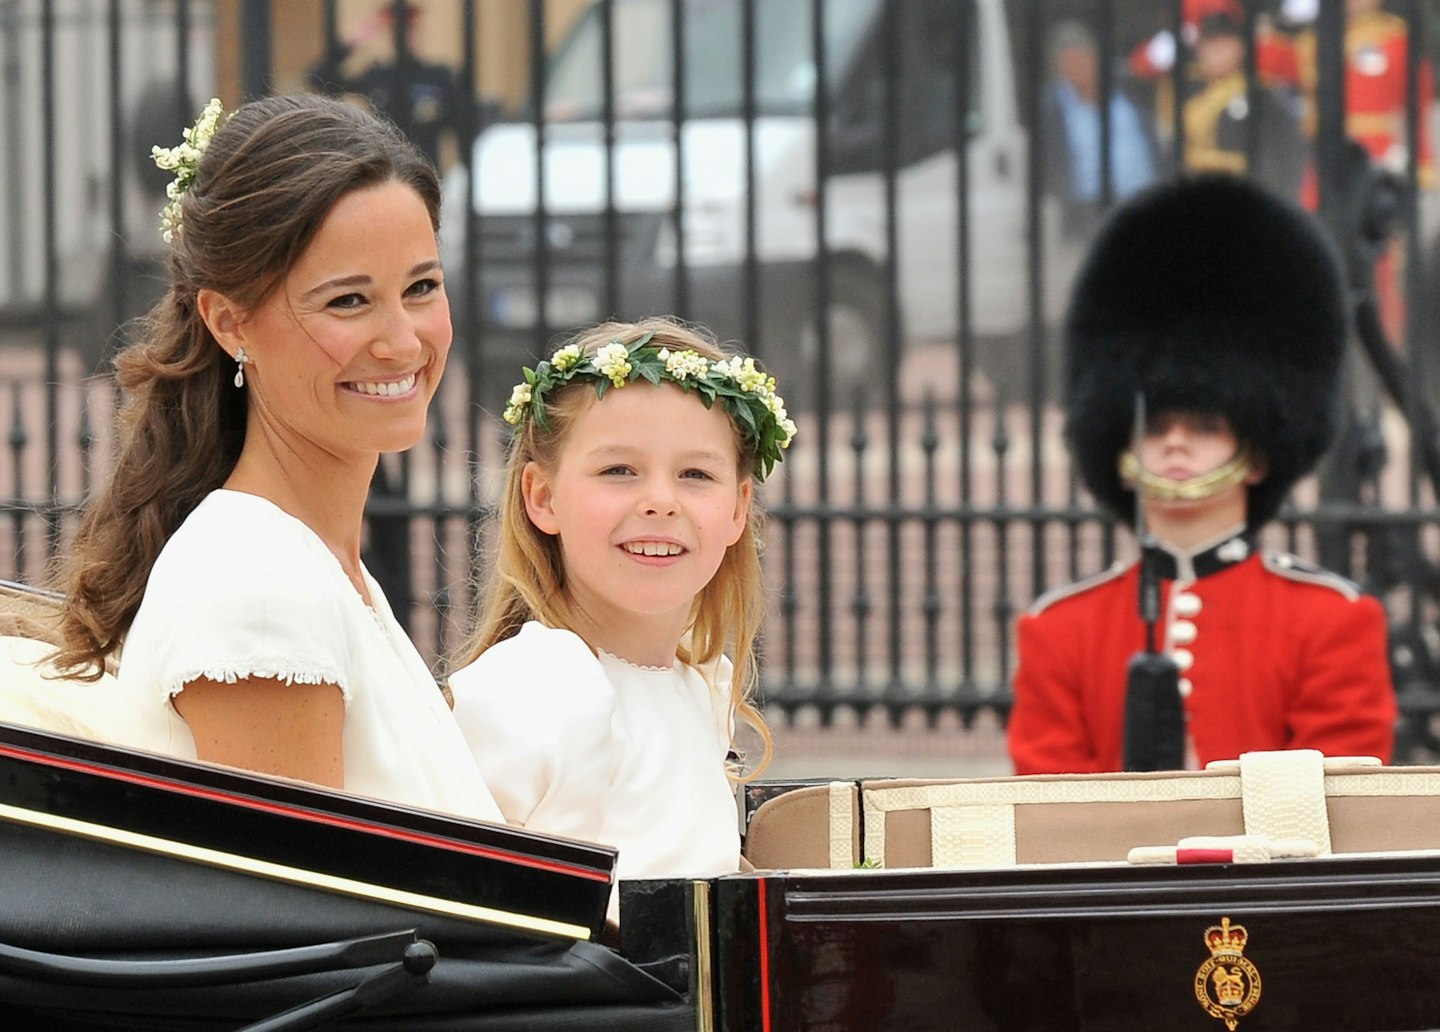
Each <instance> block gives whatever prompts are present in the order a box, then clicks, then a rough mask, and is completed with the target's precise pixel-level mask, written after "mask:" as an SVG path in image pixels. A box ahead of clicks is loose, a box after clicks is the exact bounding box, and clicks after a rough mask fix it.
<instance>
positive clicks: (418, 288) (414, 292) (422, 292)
mask: <svg viewBox="0 0 1440 1032" xmlns="http://www.w3.org/2000/svg"><path fill="white" fill-rule="evenodd" d="M439 289H440V281H439V280H438V279H422V280H416V281H415V282H414V283H412V284H410V289H409V290H407V291H405V293H406V295H407V296H409V297H424V296H426V295H427V294H433V293H435V291H437V290H439Z"/></svg>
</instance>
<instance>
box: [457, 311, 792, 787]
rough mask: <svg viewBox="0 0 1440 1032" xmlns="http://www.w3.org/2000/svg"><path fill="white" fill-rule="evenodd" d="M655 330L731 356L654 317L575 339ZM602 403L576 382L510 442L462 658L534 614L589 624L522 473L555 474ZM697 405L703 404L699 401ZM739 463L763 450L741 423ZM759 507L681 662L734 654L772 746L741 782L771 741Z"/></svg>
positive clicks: (742, 698)
mask: <svg viewBox="0 0 1440 1032" xmlns="http://www.w3.org/2000/svg"><path fill="white" fill-rule="evenodd" d="M646 333H650V334H653V337H652V338H651V341H650V344H651V345H652V346H654V347H667V348H670V349H671V350H672V351H682V350H685V349H687V348H688V349H690V350H692V351H695V352H697V353H698V354H700V355H703V356H704V357H706V358H709V359H711V360H712V361H719V360H722V359H728V358H730V357H731V354H730V353H729V352H727V351H726V350H725V348H723V347H722V346H721V345H720V344H718V343H717V342H716V341H715V340H714V339H713V338H711V337H710V336H708V335H707V334H705V333H704V332H703V331H701V330H699V329H698V328H692V327H689V326H685V325H683V324H681V323H679V322H676V321H674V320H671V319H662V318H653V319H646V320H643V321H641V322H635V323H622V322H607V323H601V324H600V325H598V326H594V327H592V328H590V329H588V330H585V331H582V332H581V333H580V334H578V335H577V336H576V337H575V338H574V339H573V340H572V341H571V342H570V343H572V344H574V345H576V346H578V347H579V348H580V350H581V353H582V354H586V355H590V354H594V353H595V351H596V350H597V349H598V348H600V347H603V346H604V345H606V344H609V343H610V342H611V341H615V340H620V341H631V340H634V339H635V338H637V337H639V336H641V335H642V334H646ZM594 401H595V388H594V385H593V384H591V383H589V382H585V381H576V382H573V383H570V384H568V385H566V386H564V387H563V388H561V389H559V390H557V391H555V392H554V394H553V395H552V396H550V397H547V398H546V404H545V414H546V417H547V419H546V421H547V422H548V423H549V424H550V425H549V428H548V429H547V428H545V427H542V426H541V425H540V421H539V420H537V419H526V420H524V421H523V422H522V423H521V424H520V425H519V426H518V427H517V428H516V431H515V434H514V436H513V437H512V438H511V441H510V446H509V452H508V455H507V457H506V463H505V482H504V489H503V493H502V494H501V497H500V502H499V506H498V517H497V518H498V526H497V532H496V545H495V553H494V562H493V563H492V565H491V573H490V577H489V581H488V585H487V586H486V587H485V588H484V589H483V591H482V601H481V604H480V618H479V620H478V622H477V624H476V630H475V633H474V635H473V636H472V637H471V639H470V641H469V643H468V645H467V646H466V648H465V649H464V651H463V653H462V654H461V657H460V664H461V665H463V664H465V663H469V662H472V661H473V660H474V659H475V658H476V657H477V656H479V655H480V654H481V653H482V652H484V651H485V650H486V649H488V648H490V646H492V645H494V644H496V643H497V642H500V641H504V640H505V639H506V638H509V637H511V636H512V635H514V634H516V633H517V632H518V631H519V630H520V628H521V626H522V625H524V624H525V622H526V621H528V620H535V621H538V622H539V623H542V624H544V625H546V626H547V627H561V628H567V629H571V630H573V629H575V628H577V627H580V626H582V625H583V624H582V621H581V619H580V614H579V612H578V611H577V609H576V608H575V600H574V598H573V597H572V595H571V594H570V592H569V590H568V588H567V586H566V583H565V566H564V562H563V560H562V557H561V552H560V541H559V538H557V537H555V536H552V535H550V534H546V533H544V532H542V531H541V530H540V529H539V528H538V527H536V526H535V524H533V523H532V522H531V521H530V517H529V515H528V514H527V513H526V511H525V498H524V495H523V493H522V490H521V478H522V474H523V473H524V471H525V466H526V464H527V463H530V462H534V463H536V464H537V465H539V466H540V467H541V468H543V469H547V470H553V469H555V467H556V465H557V464H558V463H559V460H560V454H561V452H562V450H563V449H564V447H565V444H566V442H567V441H568V440H569V436H570V429H571V427H572V426H573V425H574V423H575V421H576V420H577V419H578V418H579V417H580V415H581V414H582V413H583V412H584V411H585V409H586V407H587V406H588V405H590V404H592V403H593V402H594ZM696 404H700V401H699V399H698V398H697V399H696ZM732 429H733V430H734V440H735V449H736V453H737V466H736V469H737V471H738V473H739V475H740V476H741V477H752V478H753V476H754V469H755V449H754V446H753V445H748V444H747V443H746V442H745V439H744V437H743V436H742V435H741V433H740V431H739V428H738V427H734V425H733V421H732ZM762 519H763V516H762V514H761V510H760V506H759V503H758V502H757V501H756V500H755V498H754V495H753V493H752V499H751V504H750V514H749V518H748V519H747V521H746V525H745V529H744V530H743V531H742V532H741V534H740V538H739V540H737V541H736V542H735V544H733V545H731V546H730V547H729V548H727V549H726V550H725V556H724V558H723V559H722V560H721V561H720V568H719V569H718V570H716V572H715V576H714V577H712V578H711V579H710V582H709V583H708V584H706V585H705V587H704V588H702V589H701V591H700V593H699V594H698V595H696V597H695V603H694V605H693V607H692V608H691V613H690V623H689V626H688V628H687V633H686V634H685V635H684V636H683V637H682V639H681V644H680V649H679V653H678V654H679V657H680V659H681V661H682V662H684V663H688V664H690V665H692V666H696V667H699V668H701V669H707V668H708V666H709V665H710V664H712V663H713V662H714V661H716V660H718V659H719V658H720V656H721V654H722V653H724V652H726V651H727V648H728V651H729V654H730V658H731V662H732V663H733V664H734V668H735V673H734V679H733V680H732V682H731V687H730V707H731V709H732V711H733V712H734V713H735V715H736V716H737V717H738V718H739V719H740V720H742V721H744V722H745V723H747V724H750V725H751V726H752V727H753V728H755V730H756V731H757V732H758V733H759V735H760V737H761V739H762V740H763V742H764V753H763V754H762V756H761V758H760V761H759V762H758V763H756V764H755V765H754V766H752V767H751V768H750V769H749V770H748V771H747V773H746V774H745V775H744V776H743V777H740V778H738V780H749V779H751V778H754V777H756V776H757V775H758V774H759V773H760V772H761V771H762V770H763V769H764V767H765V765H766V764H767V763H768V762H769V760H770V753H771V750H772V742H771V738H770V732H769V729H768V728H767V727H766V726H765V718H764V717H763V716H762V715H761V713H760V710H759V708H758V707H757V706H756V705H755V702H754V691H755V686H756V683H757V681H758V679H759V671H758V666H757V662H756V657H755V645H756V639H757V637H758V635H759V632H760V624H761V622H762V620H763V618H764V613H765V597H764V596H765V588H764V581H763V579H762V577H761V573H760V524H761V521H762Z"/></svg>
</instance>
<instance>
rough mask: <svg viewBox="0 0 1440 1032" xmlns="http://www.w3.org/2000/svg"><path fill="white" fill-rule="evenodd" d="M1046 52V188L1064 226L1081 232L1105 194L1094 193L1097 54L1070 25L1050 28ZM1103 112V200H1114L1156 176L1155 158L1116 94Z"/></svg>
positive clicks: (1134, 112) (1136, 117)
mask: <svg viewBox="0 0 1440 1032" xmlns="http://www.w3.org/2000/svg"><path fill="white" fill-rule="evenodd" d="M1050 52H1051V72H1052V76H1053V80H1052V82H1051V84H1050V88H1049V92H1048V94H1047V100H1046V103H1047V106H1048V111H1047V114H1046V118H1047V119H1048V122H1047V124H1048V125H1050V126H1051V127H1052V129H1051V131H1050V132H1047V133H1046V134H1045V140H1046V146H1047V148H1048V151H1049V152H1048V153H1047V154H1046V160H1045V170H1046V174H1047V176H1048V177H1049V181H1048V186H1049V189H1050V191H1051V192H1052V193H1053V194H1055V195H1056V196H1057V197H1059V198H1060V200H1061V202H1062V204H1063V205H1064V210H1065V217H1066V227H1067V229H1069V230H1070V231H1071V232H1085V231H1088V229H1089V228H1091V227H1093V225H1094V224H1095V222H1096V221H1098V219H1099V217H1100V215H1101V214H1102V211H1103V208H1102V201H1103V200H1104V199H1105V196H1106V192H1105V191H1104V190H1102V189H1101V187H1102V185H1103V184H1102V182H1101V170H1102V164H1103V163H1102V161H1101V158H1102V157H1103V156H1104V155H1103V150H1104V144H1103V139H1102V138H1103V133H1102V131H1101V129H1102V124H1101V123H1102V119H1101V107H1100V64H1099V63H1100V57H1099V55H1098V53H1097V50H1096V45H1095V39H1094V37H1093V36H1091V34H1090V33H1089V32H1088V31H1087V30H1086V29H1085V27H1084V26H1083V25H1081V24H1080V23H1079V22H1076V21H1071V20H1066V21H1062V22H1060V23H1059V24H1057V25H1056V26H1055V29H1054V32H1053V35H1052V36H1051V43H1050ZM1109 108H1110V110H1109V119H1110V124H1109V131H1110V137H1109V140H1110V167H1109V172H1110V183H1109V187H1110V189H1109V197H1110V198H1111V199H1114V200H1120V199H1123V198H1125V197H1128V196H1130V195H1131V194H1132V193H1134V192H1135V191H1137V190H1139V189H1141V188H1142V187H1144V186H1146V185H1148V184H1149V183H1150V181H1151V180H1153V179H1154V178H1155V156H1154V151H1153V142H1152V140H1151V138H1150V133H1149V131H1148V130H1147V128H1146V125H1145V121H1144V119H1143V118H1142V117H1141V114H1140V111H1139V109H1138V108H1137V107H1136V106H1135V104H1134V103H1133V102H1132V101H1131V100H1130V98H1129V97H1127V96H1126V95H1125V94H1124V93H1123V92H1122V91H1120V90H1115V91H1113V92H1112V93H1111V96H1110V104H1109Z"/></svg>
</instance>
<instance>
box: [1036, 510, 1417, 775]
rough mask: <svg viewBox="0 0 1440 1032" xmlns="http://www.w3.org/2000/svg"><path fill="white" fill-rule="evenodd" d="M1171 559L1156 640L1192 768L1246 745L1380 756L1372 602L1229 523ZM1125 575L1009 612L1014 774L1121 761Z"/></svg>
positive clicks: (1132, 595) (1381, 644)
mask: <svg viewBox="0 0 1440 1032" xmlns="http://www.w3.org/2000/svg"><path fill="white" fill-rule="evenodd" d="M1171 558H1172V562H1173V567H1172V569H1171V570H1170V571H1168V574H1167V576H1166V577H1165V579H1164V580H1163V581H1162V590H1161V599H1162V612H1161V617H1160V621H1159V624H1158V625H1157V629H1156V637H1157V642H1156V644H1157V647H1158V648H1161V649H1164V650H1166V651H1169V652H1171V653H1172V654H1173V655H1174V656H1175V658H1176V661H1177V663H1178V664H1179V666H1180V668H1181V671H1180V673H1181V682H1180V690H1181V694H1182V696H1183V698H1184V706H1185V712H1186V715H1187V718H1188V722H1187V726H1188V733H1189V742H1188V745H1189V746H1190V749H1189V750H1187V751H1188V752H1189V753H1190V755H1191V756H1192V758H1193V760H1194V761H1195V762H1196V764H1197V765H1198V766H1204V764H1206V763H1208V762H1210V761H1211V760H1221V759H1234V758H1235V757H1237V756H1239V755H1240V753H1242V752H1247V751H1250V750H1254V749H1318V750H1320V751H1321V752H1323V753H1325V754H1326V755H1329V756H1378V757H1380V759H1381V760H1383V761H1385V762H1387V763H1388V762H1389V761H1390V758H1391V751H1392V749H1393V747H1394V724H1395V714H1396V704H1395V693H1394V690H1393V689H1392V688H1391V685H1390V667H1389V660H1388V658H1387V654H1386V632H1385V615H1384V612H1383V610H1382V609H1381V607H1380V604H1379V602H1378V601H1376V599H1374V598H1373V597H1371V596H1368V595H1362V594H1360V593H1359V591H1358V589H1357V588H1356V587H1355V586H1354V585H1353V584H1351V583H1350V582H1349V581H1347V580H1345V579H1343V578H1341V577H1338V576H1336V575H1335V574H1332V573H1328V572H1326V571H1324V570H1320V569H1318V568H1316V567H1313V566H1310V565H1308V564H1305V563H1302V562H1300V561H1299V560H1297V559H1295V558H1294V557H1292V556H1288V555H1278V554H1265V555H1263V556H1262V555H1261V554H1259V553H1256V552H1254V551H1252V549H1251V546H1250V543H1249V541H1248V540H1247V539H1246V537H1244V536H1243V535H1237V536H1234V537H1230V538H1227V539H1226V540H1225V541H1224V542H1222V543H1220V544H1218V545H1216V546H1215V547H1212V548H1209V549H1206V550H1204V551H1202V552H1200V553H1198V554H1196V555H1193V556H1190V557H1185V556H1183V555H1181V556H1178V557H1177V556H1173V555H1172V557H1171ZM1138 576H1139V575H1138V571H1137V567H1135V566H1133V565H1132V566H1129V567H1121V568H1119V569H1117V570H1113V571H1111V572H1108V573H1105V574H1102V575H1100V576H1099V577H1095V578H1092V579H1091V580H1089V581H1082V582H1080V583H1079V584H1075V585H1072V586H1070V587H1067V588H1063V589H1061V590H1060V591H1058V592H1055V593H1053V594H1051V595H1048V596H1046V597H1044V598H1042V599H1040V600H1039V601H1038V602H1037V603H1036V604H1035V605H1034V606H1033V607H1032V608H1031V610H1030V612H1029V613H1027V614H1026V615H1025V616H1022V617H1021V618H1020V621H1019V625H1018V635H1019V649H1020V656H1021V663H1020V668H1019V670H1018V671H1017V672H1016V674H1015V700H1016V702H1015V709H1014V710H1013V712H1012V713H1011V715H1010V730H1009V735H1010V741H1009V744H1010V756H1011V759H1012V760H1013V761H1014V763H1015V772H1016V773H1017V774H1058V773H1076V772H1079V773H1089V772H1103V771H1116V770H1120V769H1121V767H1122V754H1123V748H1124V715H1125V684H1126V679H1125V671H1126V668H1127V666H1128V664H1129V662H1130V658H1131V657H1132V656H1133V655H1134V654H1135V653H1136V652H1137V651H1139V650H1141V649H1143V648H1144V646H1145V629H1144V625H1143V624H1142V623H1141V621H1140V617H1139V613H1138V607H1137V598H1138V592H1139V587H1138Z"/></svg>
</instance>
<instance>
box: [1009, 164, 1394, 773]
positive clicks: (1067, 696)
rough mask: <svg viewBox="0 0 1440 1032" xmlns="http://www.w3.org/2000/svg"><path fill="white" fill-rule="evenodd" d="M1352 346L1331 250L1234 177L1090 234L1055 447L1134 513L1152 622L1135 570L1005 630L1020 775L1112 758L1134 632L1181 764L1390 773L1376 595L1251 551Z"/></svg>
mask: <svg viewBox="0 0 1440 1032" xmlns="http://www.w3.org/2000/svg"><path fill="white" fill-rule="evenodd" d="M1347 336H1348V318H1347V308H1346V303H1345V294H1344V280H1343V277H1342V274H1341V270H1340V266H1339V261H1338V258H1337V256H1336V254H1335V252H1334V249H1333V248H1332V246H1331V245H1330V244H1329V242H1328V239H1327V238H1326V237H1325V235H1324V234H1323V232H1322V230H1321V229H1320V228H1319V226H1318V224H1317V223H1316V222H1315V220H1314V217H1313V216H1311V215H1309V214H1308V213H1306V212H1305V211H1304V210H1303V209H1301V208H1300V207H1299V206H1298V204H1296V203H1294V202H1291V201H1288V200H1284V199H1281V198H1279V197H1277V196H1275V195H1274V194H1272V193H1269V192H1268V191H1265V190H1264V189H1262V188H1261V187H1259V186H1257V185H1256V184H1254V183H1253V182H1251V181H1249V180H1246V179H1243V178H1240V177H1236V176H1230V175H1224V174H1207V175H1198V176H1188V177H1183V178H1180V179H1177V180H1174V181H1171V182H1167V183H1164V184H1161V185H1159V186H1156V187H1153V188H1151V189H1149V190H1147V191H1145V192H1143V193H1141V194H1138V195H1136V196H1135V197H1134V198H1133V199H1131V200H1130V201H1129V202H1127V203H1126V204H1124V205H1123V206H1122V207H1120V208H1118V209H1117V210H1116V211H1115V213H1114V215H1113V216H1112V217H1111V219H1110V220H1109V221H1108V222H1107V223H1106V225H1105V226H1104V227H1103V228H1102V229H1101V231H1100V233H1099V235H1098V236H1097V238H1096V240H1095V243H1094V245H1093V248H1092V250H1091V253H1090V255H1089V256H1088V258H1087V260H1086V264H1085V265H1084V266H1083V268H1082V270H1081V273H1080V275H1079V277H1078V278H1077V280H1076V284H1075V288H1074V293H1073V295H1072V298H1071V302H1070V309H1069V312H1068V314H1067V318H1066V325H1065V342H1066V349H1067V369H1066V386H1067V412H1066V436H1067V443H1068V445H1069V447H1070V451H1071V454H1072V458H1073V461H1074V464H1075V468H1076V470H1077V472H1078V474H1079V476H1080V478H1081V480H1082V481H1083V482H1084V484H1085V486H1086V487H1087V488H1088V490H1089V491H1090V492H1091V493H1092V494H1093V495H1094V497H1095V498H1096V499H1097V501H1099V502H1100V503H1101V504H1102V505H1103V506H1104V507H1105V508H1107V509H1108V510H1109V511H1110V512H1111V513H1112V514H1113V515H1114V516H1115V517H1116V518H1118V519H1120V520H1122V521H1124V522H1125V523H1126V524H1127V525H1130V524H1132V521H1135V520H1136V519H1137V515H1138V517H1139V524H1140V526H1141V528H1142V529H1143V531H1144V540H1146V541H1147V542H1151V543H1152V545H1151V547H1150V548H1149V549H1147V555H1149V556H1150V557H1151V558H1152V560H1153V561H1150V562H1147V563H1146V564H1145V565H1146V568H1147V571H1148V573H1149V574H1150V575H1151V576H1152V577H1153V578H1154V580H1153V582H1152V583H1151V584H1150V585H1149V587H1151V588H1153V593H1154V595H1155V597H1156V602H1157V604H1156V607H1155V609H1156V611H1155V612H1154V614H1153V616H1152V619H1153V624H1151V625H1150V626H1149V627H1148V628H1147V621H1146V620H1145V619H1142V614H1141V606H1140V602H1141V590H1140V589H1141V576H1140V572H1141V571H1140V564H1138V563H1131V564H1120V565H1118V566H1117V567H1115V568H1113V569H1111V570H1108V571H1106V572H1104V573H1102V574H1100V575H1099V576H1096V577H1093V578H1091V579H1089V580H1087V581H1082V582H1080V583H1078V584H1074V585H1071V586H1069V587H1066V588H1063V589H1060V590H1059V591H1056V592H1053V593H1051V594H1049V595H1046V596H1045V597H1043V598H1041V599H1040V600H1039V601H1037V602H1036V603H1035V604H1034V606H1032V608H1031V609H1030V610H1029V611H1028V612H1027V613H1026V614H1025V615H1023V616H1022V617H1021V618H1020V620H1019V624H1018V633H1017V638H1018V645H1019V665H1018V668H1017V671H1016V675H1015V681H1014V698H1015V702H1014V709H1013V711H1012V713H1011V715H1010V723H1009V747H1010V754H1011V758H1012V759H1013V761H1014V764H1015V769H1016V771H1017V773H1021V774H1029V773H1073V772H1097V771H1116V770H1120V769H1122V767H1123V757H1124V755H1125V753H1126V742H1125V722H1126V721H1125V711H1126V704H1127V670H1128V669H1129V668H1130V664H1131V661H1132V659H1133V658H1134V657H1135V656H1136V655H1137V653H1143V652H1145V651H1146V648H1147V630H1149V631H1151V632H1152V633H1153V639H1152V641H1151V642H1150V644H1152V645H1153V647H1154V648H1155V650H1157V651H1158V652H1162V653H1163V654H1164V655H1166V656H1168V657H1170V658H1171V659H1172V660H1173V662H1174V666H1175V668H1176V669H1177V671H1178V678H1177V679H1176V680H1175V681H1174V682H1173V683H1174V688H1173V690H1174V691H1175V692H1176V693H1177V694H1178V695H1179V697H1180V704H1181V707H1182V708H1183V717H1182V719H1181V720H1180V721H1177V727H1178V731H1177V733H1178V734H1179V735H1180V736H1182V737H1183V739H1184V740H1183V741H1182V742H1180V743H1179V744H1178V748H1176V749H1175V750H1174V752H1173V753H1167V755H1176V756H1179V757H1182V759H1181V763H1182V765H1185V766H1198V765H1203V764H1205V763H1207V762H1209V761H1211V760H1218V759H1232V758H1234V757H1237V756H1239V755H1240V754H1241V753H1243V752H1248V751H1252V750H1268V749H1290V748H1311V749H1318V750H1320V751H1322V752H1324V753H1326V754H1328V755H1369V756H1377V757H1379V758H1380V759H1382V760H1385V761H1387V762H1388V760H1389V759H1390V755H1391V751H1392V748H1393V739H1394V724H1395V717H1396V704H1395V695H1394V690H1393V687H1392V684H1391V678H1390V669H1389V662H1388V656H1387V643H1386V624H1385V615H1384V611H1383V609H1382V608H1381V606H1380V604H1379V602H1378V601H1377V600H1376V599H1375V598H1373V597H1371V596H1369V595H1366V594H1364V593H1362V592H1361V591H1360V590H1359V589H1358V588H1357V587H1356V585H1354V584H1352V583H1350V582H1349V581H1347V580H1345V579H1344V578H1341V577H1339V576H1337V575H1335V574H1332V573H1329V572H1327V571H1325V570H1323V569H1320V568H1318V567H1316V566H1313V565H1311V564H1310V563H1308V562H1305V561H1302V560H1301V559H1299V558H1297V557H1295V556H1292V555H1289V554H1286V553H1281V552H1275V551H1270V550H1268V549H1266V548H1264V547H1262V545H1261V542H1260V540H1259V536H1260V533H1261V530H1262V528H1263V527H1264V526H1265V525H1266V524H1267V523H1269V522H1270V521H1271V520H1272V519H1273V518H1274V517H1275V515H1276V514H1277V512H1278V510H1279V508H1280V506H1281V504H1282V502H1283V501H1284V500H1285V498H1286V496H1287V495H1288V494H1289V492H1290V489H1291V487H1292V486H1293V485H1294V484H1295V482H1296V481H1297V480H1298V479H1299V478H1300V477H1302V476H1304V475H1305V474H1306V473H1307V472H1309V471H1310V470H1311V469H1312V468H1313V467H1314V465H1315V464H1316V462H1317V461H1318V460H1319V459H1320V457H1321V456H1322V454H1323V453H1324V452H1325V450H1326V449H1327V447H1328V446H1329V444H1330V442H1331V440H1332V439H1333V436H1334V432H1335V428H1336V424H1337V418H1338V409H1339V399H1340V369H1341V362H1342V358H1343V354H1344V350H1345V344H1346V340H1347ZM1137 397H1138V398H1140V399H1143V410H1142V411H1143V413H1144V415H1143V418H1142V419H1140V420H1137V419H1136V411H1137V406H1136V403H1135V399H1136V398H1137ZM1137 507H1138V510H1139V511H1138V514H1137Z"/></svg>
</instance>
